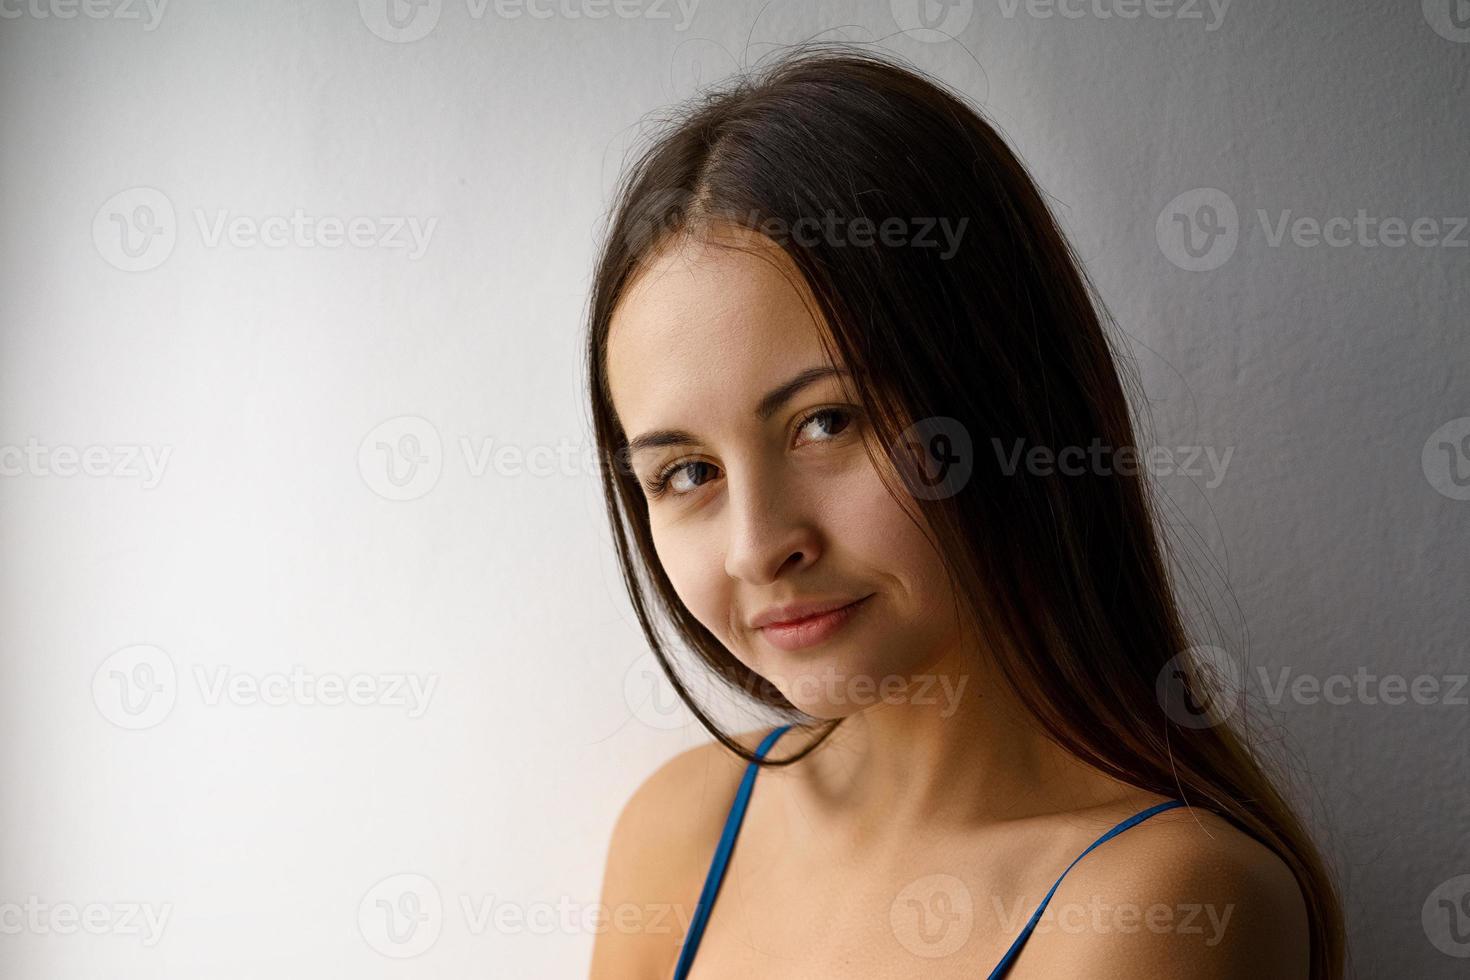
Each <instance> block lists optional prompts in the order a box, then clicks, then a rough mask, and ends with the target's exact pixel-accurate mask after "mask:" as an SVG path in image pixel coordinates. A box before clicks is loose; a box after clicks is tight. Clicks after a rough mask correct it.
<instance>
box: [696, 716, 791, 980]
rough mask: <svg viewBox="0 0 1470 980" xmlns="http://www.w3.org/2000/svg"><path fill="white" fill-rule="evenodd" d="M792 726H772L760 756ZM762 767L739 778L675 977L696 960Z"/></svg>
mask: <svg viewBox="0 0 1470 980" xmlns="http://www.w3.org/2000/svg"><path fill="white" fill-rule="evenodd" d="M790 727H791V726H790V725H782V726H781V727H780V728H776V729H772V731H771V732H770V734H768V735H767V736H766V737H765V738H764V739H763V740H762V741H761V744H760V745H759V746H758V747H757V748H756V750H755V757H756V758H757V759H764V758H765V757H766V753H767V752H769V751H770V749H771V746H772V745H775V744H776V739H778V738H780V737H781V736H782V734H784V733H785V731H786V730H787V729H788V728H790ZM759 771H760V766H758V765H756V764H755V763H754V762H751V763H748V764H747V765H746V767H745V777H744V778H743V779H741V780H740V789H739V791H737V792H736V794H735V802H734V803H733V804H731V806H730V815H729V816H728V817H726V818H725V831H724V833H722V834H721V835H720V845H719V847H717V848H715V859H714V860H713V861H712V862H710V866H709V873H708V874H707V875H705V878H704V891H702V892H700V893H699V905H698V906H696V907H695V909H694V918H693V919H691V920H690V922H689V932H688V933H687V934H686V935H685V936H684V948H683V949H682V950H680V952H679V964H678V965H677V966H675V967H674V980H684V978H685V977H687V976H688V975H689V966H690V964H692V963H693V962H694V951H695V950H697V949H698V948H699V940H700V939H701V938H702V937H703V936H704V926H705V923H706V922H708V921H709V913H710V909H711V908H713V907H714V904H715V897H716V896H717V895H718V894H719V893H720V883H721V882H722V881H724V880H725V865H726V864H727V863H728V862H729V860H730V851H731V849H733V848H734V847H735V837H736V835H738V834H739V833H740V824H741V822H742V821H743V820H744V819H745V805H746V804H747V803H749V802H750V789H751V787H752V786H754V785H755V776H756V773H757V772H759Z"/></svg>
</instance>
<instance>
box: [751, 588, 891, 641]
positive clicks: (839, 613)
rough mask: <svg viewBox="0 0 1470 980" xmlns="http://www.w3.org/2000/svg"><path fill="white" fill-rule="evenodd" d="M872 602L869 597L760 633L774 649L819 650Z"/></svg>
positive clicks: (775, 626) (766, 629)
mask: <svg viewBox="0 0 1470 980" xmlns="http://www.w3.org/2000/svg"><path fill="white" fill-rule="evenodd" d="M871 598H873V596H872V595H866V596H863V597H862V598H861V599H859V600H857V601H856V602H851V603H848V604H847V605H845V606H842V607H840V608H838V609H831V610H828V611H827V612H824V613H818V614H816V615H814V616H805V617H803V618H801V619H797V620H792V621H789V622H784V623H768V624H767V625H765V626H762V627H761V628H760V633H761V635H762V636H764V637H765V638H766V640H767V641H769V642H770V643H771V644H772V645H773V646H776V647H779V648H780V649H782V650H787V651H793V650H803V649H806V648H808V647H813V646H817V645H818V644H821V643H824V642H826V641H827V640H829V639H831V638H832V637H833V636H834V635H836V634H837V633H838V632H839V631H840V630H841V629H843V627H845V626H847V625H848V624H849V623H850V622H851V621H852V619H853V617H854V616H855V615H857V613H858V612H859V611H860V610H861V609H862V608H863V606H864V605H865V604H866V603H867V601H868V600H869V599H871Z"/></svg>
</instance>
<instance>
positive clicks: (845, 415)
mask: <svg viewBox="0 0 1470 980" xmlns="http://www.w3.org/2000/svg"><path fill="white" fill-rule="evenodd" d="M855 417H856V413H854V412H853V411H851V410H849V409H845V408H822V409H818V410H817V411H815V412H812V413H811V414H809V415H807V416H806V417H805V418H804V419H802V420H801V424H800V425H798V426H797V431H798V432H799V433H801V434H802V435H803V436H805V437H806V440H807V441H812V442H831V441H832V440H833V439H836V438H837V437H838V436H840V435H842V434H843V432H845V431H846V430H847V429H848V428H849V427H850V426H851V425H852V423H853V420H854V418H855ZM717 469H718V467H716V466H715V465H714V464H712V463H707V462H705V461H704V460H702V459H695V460H688V461H685V462H679V463H671V464H669V465H668V466H666V467H664V468H663V469H662V470H660V471H659V472H658V473H656V474H654V476H652V477H651V478H650V479H648V480H647V481H646V482H645V483H644V485H643V486H644V489H645V490H646V491H647V492H648V496H649V498H650V499H656V498H658V497H662V496H664V495H665V494H669V495H670V496H674V497H683V496H687V495H689V494H691V493H694V492H695V491H696V490H698V489H699V488H700V487H701V486H703V485H704V482H705V481H704V480H701V479H700V477H701V476H707V477H710V478H713V472H714V471H715V470H717Z"/></svg>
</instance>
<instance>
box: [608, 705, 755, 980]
mask: <svg viewBox="0 0 1470 980" xmlns="http://www.w3.org/2000/svg"><path fill="white" fill-rule="evenodd" d="M768 733H769V730H768V729H763V730H759V731H752V732H745V733H741V734H738V735H733V736H732V738H733V739H734V741H735V742H737V743H738V744H739V745H741V746H743V747H744V748H746V749H749V750H750V751H754V750H755V749H756V747H757V746H758V745H759V744H760V741H761V739H762V738H764V737H765V736H766V735H767V734H768ZM745 767H746V763H745V761H744V760H743V759H741V758H739V757H738V756H737V755H735V754H734V753H733V752H731V751H730V750H729V749H727V748H725V746H724V745H722V744H720V743H719V742H713V741H712V742H708V743H705V744H702V745H697V746H695V747H693V748H690V749H685V750H684V751H682V752H679V753H677V754H676V755H674V756H673V757H671V758H670V759H669V760H668V761H666V762H664V763H663V764H661V765H660V766H658V767H657V768H656V769H654V771H653V772H652V773H650V774H649V775H648V776H647V777H646V778H645V779H644V780H643V781H642V782H641V783H640V784H639V786H638V787H637V789H635V790H634V791H633V793H632V794H631V795H630V796H629V797H628V799H627V801H626V802H625V803H624V804H623V806H622V810H621V811H620V812H619V814H618V817H617V820H616V822H615V823H614V825H613V830H612V836H611V840H610V842H609V844H608V849H607V864H606V868H605V870H604V872H603V885H602V905H603V906H604V907H605V912H604V913H603V914H604V915H605V920H606V924H605V926H604V927H603V931H602V932H600V933H599V935H598V940H597V943H596V944H595V947H594V950H593V960H592V975H593V976H594V977H620V978H622V977H636V976H642V975H645V974H646V975H649V976H655V975H657V976H664V975H667V973H668V971H669V968H671V967H672V965H673V961H674V959H676V958H677V956H678V949H679V944H680V943H681V942H682V941H683V937H684V934H685V932H686V931H687V929H688V925H689V920H690V918H691V917H692V916H693V915H694V908H695V904H696V902H697V900H698V898H699V892H700V889H701V888H702V887H703V883H704V875H705V873H706V871H707V870H708V866H709V862H710V860H711V859H712V857H713V856H714V851H715V847H716V845H717V843H718V841H719V837H720V832H721V831H722V830H723V829H724V824H725V818H726V816H727V815H728V814H729V811H730V804H731V803H732V802H733V801H734V798H735V793H736V790H737V789H738V787H739V784H740V779H741V776H742V775H743V774H744V772H745Z"/></svg>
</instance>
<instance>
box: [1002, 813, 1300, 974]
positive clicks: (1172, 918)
mask: <svg viewBox="0 0 1470 980" xmlns="http://www.w3.org/2000/svg"><path fill="white" fill-rule="evenodd" d="M1047 913H1048V916H1049V917H1050V919H1051V923H1052V927H1051V928H1050V929H1049V930H1045V932H1046V934H1045V935H1040V933H1042V932H1043V930H1042V929H1041V928H1040V927H1039V926H1038V930H1037V933H1038V935H1034V936H1033V938H1032V939H1031V940H1030V941H1029V942H1028V943H1027V946H1026V947H1025V948H1024V949H1023V953H1022V956H1021V958H1020V959H1019V960H1018V961H1017V966H1018V968H1019V967H1021V966H1022V964H1023V963H1024V966H1025V974H1026V975H1027V976H1031V975H1035V976H1088V977H1095V978H1100V980H1105V978H1114V977H1116V978H1120V980H1121V978H1124V977H1130V978H1131V977H1138V976H1189V977H1195V978H1201V980H1226V978H1233V977H1240V976H1250V977H1252V978H1253V980H1305V978H1306V977H1307V973H1308V954H1309V949H1310V946H1309V938H1308V923H1307V911H1306V903H1305V902H1304V901H1303V899H1302V893H1301V889H1300V888H1299V887H1298V885H1297V881H1296V878H1295V876H1294V875H1293V874H1292V872H1291V869H1290V868H1289V867H1288V866H1287V864H1286V862H1285V861H1283V860H1282V859H1281V857H1279V856H1278V855H1277V854H1276V853H1275V852H1273V851H1272V850H1271V849H1270V848H1268V847H1266V846H1265V845H1264V844H1262V843H1260V842H1259V841H1257V840H1256V839H1255V838H1253V837H1252V836H1251V835H1249V834H1247V833H1245V832H1244V831H1243V830H1241V829H1239V828H1237V827H1236V826H1235V825H1234V824H1232V823H1231V822H1230V821H1228V820H1226V819H1225V818H1223V817H1221V816H1219V815H1217V814H1214V813H1210V812H1208V811H1205V810H1200V809H1195V808H1192V807H1179V808H1176V809H1172V810H1166V811H1164V812H1162V813H1158V814H1156V815H1154V816H1152V817H1150V818H1148V819H1146V820H1144V821H1142V822H1141V823H1138V824H1135V825H1134V826H1132V827H1130V828H1129V829H1127V830H1126V831H1124V832H1122V833H1119V834H1118V835H1117V836H1115V837H1113V838H1111V839H1110V840H1108V841H1107V842H1106V843H1104V844H1102V845H1100V846H1099V847H1097V848H1096V849H1095V850H1093V851H1092V852H1091V853H1090V854H1088V855H1087V856H1086V857H1084V858H1082V859H1081V860H1080V861H1078V862H1077V865H1076V866H1075V867H1074V868H1073V869H1072V870H1071V871H1070V872H1069V873H1068V874H1067V876H1066V877H1065V878H1064V879H1063V880H1062V883H1061V885H1060V887H1058V888H1057V891H1056V894H1055V895H1054V896H1053V897H1052V901H1051V903H1050V904H1049V906H1048V910H1047ZM1033 946H1034V947H1035V948H1034V949H1033V948H1032V947H1033ZM1019 972H1020V971H1019V969H1018V974H1019Z"/></svg>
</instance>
